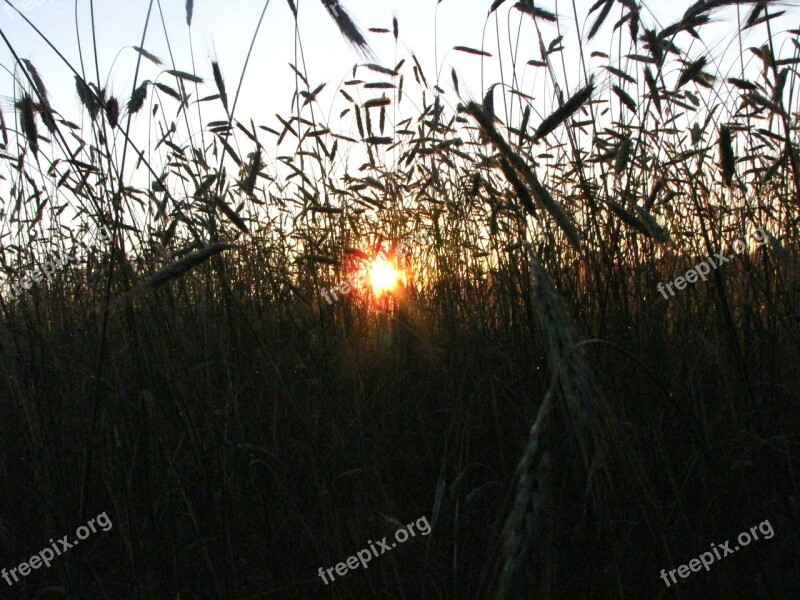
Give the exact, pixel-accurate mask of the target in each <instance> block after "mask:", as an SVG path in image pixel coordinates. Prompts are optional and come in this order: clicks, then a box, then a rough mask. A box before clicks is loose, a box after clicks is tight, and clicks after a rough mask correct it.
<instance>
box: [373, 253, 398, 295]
mask: <svg viewBox="0 0 800 600" xmlns="http://www.w3.org/2000/svg"><path fill="white" fill-rule="evenodd" d="M403 279H404V273H403V271H401V270H400V271H399V270H397V269H395V267H394V265H392V263H390V262H389V261H388V260H386V259H385V258H383V257H381V256H378V257H377V258H375V260H373V261H372V264H371V265H370V267H369V283H370V285H371V286H372V291H373V292H374V293H375V295H376V296H380V295H381V294H383V293H384V292H391V291H393V290H394V289H395V288H396V287H397V284H398V283H400V282H401V281H402V280H403Z"/></svg>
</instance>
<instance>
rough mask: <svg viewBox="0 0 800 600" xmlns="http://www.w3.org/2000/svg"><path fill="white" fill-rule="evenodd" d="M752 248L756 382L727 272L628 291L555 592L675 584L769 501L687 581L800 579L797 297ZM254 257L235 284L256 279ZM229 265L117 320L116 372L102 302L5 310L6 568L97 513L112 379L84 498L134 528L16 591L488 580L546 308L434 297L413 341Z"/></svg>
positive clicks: (383, 324) (648, 592)
mask: <svg viewBox="0 0 800 600" xmlns="http://www.w3.org/2000/svg"><path fill="white" fill-rule="evenodd" d="M753 258H754V260H753V262H750V261H749V260H748V261H747V268H737V267H733V266H731V268H730V269H729V270H728V272H726V274H725V278H726V281H727V282H728V283H729V285H730V287H729V289H730V290H731V304H732V305H733V307H734V314H735V318H736V319H737V324H738V327H737V331H738V332H739V335H740V336H741V339H740V341H741V342H742V347H743V348H744V352H745V358H746V367H747V372H748V378H749V384H750V388H751V389H752V391H753V394H752V395H751V394H750V392H749V391H748V388H747V386H746V385H745V384H744V383H743V381H742V380H741V374H740V373H738V372H737V371H736V369H735V368H734V367H732V365H734V364H735V358H734V357H733V356H732V351H731V349H730V343H729V341H728V340H727V339H726V328H725V325H724V323H721V322H720V318H719V310H718V307H717V306H716V304H717V303H716V300H715V299H714V298H713V293H712V288H711V286H708V285H706V286H705V287H701V286H696V288H695V289H691V290H688V291H686V292H685V293H684V294H682V295H681V296H679V297H677V298H676V299H674V300H672V301H671V303H670V304H667V303H665V302H664V301H663V299H662V300H659V298H653V300H652V301H651V303H650V304H649V305H646V306H641V307H640V308H638V309H627V310H626V309H625V308H624V307H623V306H622V305H621V304H611V305H606V306H605V314H604V315H603V317H602V321H603V323H604V326H603V329H604V330H605V333H604V335H603V338H604V339H605V340H607V342H608V343H599V342H598V343H593V344H587V345H585V346H584V351H585V355H586V357H587V362H588V364H589V365H590V367H591V369H592V370H593V371H594V374H595V378H596V382H597V385H596V387H597V389H599V390H602V394H601V396H600V397H599V398H598V399H597V400H598V406H599V409H600V410H601V411H602V412H603V414H604V418H605V419H604V420H605V421H606V422H607V427H608V431H610V432H614V436H613V438H611V439H609V440H608V441H609V442H610V443H609V445H608V447H604V448H599V449H596V454H597V457H596V458H595V459H594V460H596V461H597V465H595V467H593V468H590V469H589V471H588V472H587V471H586V469H585V465H584V464H583V463H582V460H581V459H580V457H579V456H578V454H577V450H576V447H575V439H571V437H570V436H568V435H565V436H564V437H563V438H561V439H555V440H552V441H551V442H550V443H551V444H552V448H551V452H552V456H553V461H552V472H551V482H550V485H551V486H552V502H551V505H549V507H548V509H547V515H548V517H547V518H548V528H547V531H548V532H549V533H548V535H547V536H542V539H541V540H537V541H536V543H537V544H542V545H544V544H546V545H547V550H548V552H550V553H552V556H553V559H554V560H553V561H552V565H553V567H554V568H553V571H552V572H549V573H547V577H550V578H552V580H553V582H554V583H553V586H554V589H555V590H556V597H563V598H567V597H580V598H589V597H601V598H606V597H607V598H613V597H637V598H642V597H659V595H660V594H662V593H663V592H664V591H665V590H666V587H665V586H664V585H663V583H662V582H661V580H660V579H659V575H658V574H659V572H660V570H661V569H662V568H667V569H670V568H673V567H676V566H678V565H679V564H682V563H684V562H688V559H689V558H690V557H693V556H695V555H697V554H699V553H700V552H702V551H705V550H706V549H707V548H708V547H709V544H710V543H711V542H718V541H721V540H725V539H731V538H733V537H734V536H735V535H736V534H738V533H739V532H740V531H741V530H745V529H748V528H749V527H750V526H752V525H755V524H757V523H760V522H762V521H764V520H767V519H768V520H769V521H770V523H771V524H772V526H773V527H774V530H775V537H774V538H773V539H771V540H769V541H762V542H760V543H758V544H753V545H752V547H749V548H748V549H747V550H746V551H741V552H740V553H738V554H737V555H736V556H734V557H729V558H727V559H726V560H724V561H721V562H719V563H718V564H715V565H713V567H712V571H711V572H710V573H705V572H701V573H698V574H694V575H693V577H692V578H691V579H690V580H687V581H686V582H683V583H682V587H681V590H680V591H681V594H682V597H687V598H697V597H704V598H723V597H752V598H789V597H791V593H792V592H793V591H795V590H796V589H797V588H796V586H797V583H796V582H797V580H798V579H797V578H798V576H799V575H800V573H798V570H797V562H796V560H795V558H796V557H797V552H798V539H797V534H796V532H797V531H798V516H797V515H798V513H797V506H796V501H797V498H798V495H797V494H798V486H797V479H796V473H795V461H796V460H797V440H796V436H795V435H794V434H793V432H795V431H796V430H797V427H798V423H797V408H798V407H797V394H796V391H795V390H794V389H793V386H792V384H791V383H789V382H792V381H797V376H798V372H797V371H798V360H797V358H798V353H797V343H798V339H800V338H798V335H797V328H798V314H797V309H796V306H797V304H796V302H797V292H796V291H795V293H794V294H793V295H792V294H789V293H787V294H784V295H782V296H780V297H778V296H771V295H769V293H768V292H769V290H768V289H767V287H766V286H767V285H768V284H766V281H765V279H766V278H765V277H764V271H763V270H762V269H761V268H760V267H759V266H758V262H759V261H758V260H755V259H757V257H753ZM765 260H767V261H768V259H765ZM521 264H524V263H521ZM209 266H210V265H209ZM788 266H789V265H787V268H788ZM255 275H257V270H255V269H254V270H253V271H251V272H250V273H248V272H241V273H239V275H238V278H237V280H238V281H241V282H242V283H243V284H244V286H245V287H246V288H248V289H250V285H253V287H255V281H254V279H253V277H254V276H255ZM224 285H226V284H224V283H222V284H221V283H220V281H219V279H218V275H217V273H216V271H215V270H214V269H211V268H208V269H206V268H203V270H202V271H198V272H196V274H195V275H191V276H189V278H187V279H184V280H181V283H179V284H178V285H176V286H174V287H172V288H169V289H163V290H158V291H156V292H154V293H153V294H152V295H151V296H149V297H146V298H142V299H141V301H140V302H137V303H136V304H135V305H133V306H131V307H130V309H129V310H126V311H121V312H120V313H118V314H117V315H116V316H113V317H112V318H111V319H110V321H109V324H108V329H107V332H106V343H107V356H106V358H105V360H104V363H105V368H104V370H103V375H102V379H101V380H100V381H99V382H97V381H95V380H94V376H95V371H94V368H93V367H94V361H95V354H96V352H97V348H98V344H99V339H98V331H99V328H100V327H99V323H98V321H97V319H96V318H95V317H94V313H93V311H92V310H91V309H92V307H93V306H94V305H99V301H98V300H97V299H96V298H92V297H91V296H85V297H84V300H83V302H82V303H80V304H79V303H78V302H76V301H74V300H71V299H70V300H66V299H58V298H54V297H48V298H44V297H38V295H37V294H34V295H32V296H31V297H30V300H29V301H27V302H25V303H23V304H22V305H19V306H18V307H17V308H16V309H15V310H14V311H12V312H11V313H9V314H8V319H7V321H6V327H4V329H3V338H2V344H0V351H2V361H1V362H0V364H2V370H3V373H2V375H3V378H2V389H1V390H0V393H2V397H3V398H5V399H7V400H6V401H5V402H4V403H3V404H2V414H1V415H0V417H1V418H2V422H3V424H4V425H3V429H4V436H3V441H2V461H0V465H2V477H3V481H4V485H3V489H4V490H6V492H5V493H4V494H3V495H2V504H0V514H2V515H3V521H2V523H3V528H2V532H3V535H2V538H1V539H2V542H3V565H4V566H6V567H11V566H14V565H16V564H17V563H19V562H21V561H22V560H24V559H26V558H27V557H28V556H29V555H31V554H34V553H35V552H38V550H39V549H40V548H41V547H44V546H45V545H46V542H47V540H48V539H49V538H51V537H55V536H56V535H59V537H60V535H63V534H64V533H68V532H72V531H74V529H75V528H76V527H77V526H78V525H79V524H80V523H81V521H80V519H79V518H78V515H79V512H80V500H81V499H80V492H81V481H82V478H83V474H84V469H85V463H86V454H87V440H88V439H89V437H88V436H89V431H90V422H91V419H90V415H91V413H92V406H93V393H94V390H95V388H97V389H99V394H100V405H101V408H100V412H99V422H98V425H97V435H96V436H95V440H94V445H93V451H94V454H93V464H92V470H91V474H90V481H89V484H88V487H87V490H88V493H87V497H86V500H85V507H84V512H85V514H86V515H94V514H97V513H98V512H102V511H107V512H108V514H109V516H110V517H111V519H112V521H113V523H114V528H113V529H112V530H111V532H110V533H107V534H102V535H100V534H98V535H95V536H92V537H91V538H90V539H89V540H88V543H86V545H85V546H81V547H78V548H76V549H74V550H72V551H70V553H69V554H68V555H65V556H64V557H62V558H61V559H60V560H58V562H57V564H56V565H55V566H54V567H53V568H52V569H50V570H48V571H45V572H36V573H35V574H34V575H33V576H30V577H28V578H27V579H26V580H25V581H24V582H23V583H20V584H17V585H16V586H15V587H14V588H13V589H11V590H4V594H6V595H7V596H9V597H33V596H34V595H35V592H37V591H41V590H43V589H45V588H47V587H48V586H49V585H52V586H57V587H62V589H64V590H68V594H67V595H68V596H69V597H73V598H103V597H108V598H125V597H131V598H133V597H139V598H161V597H163V598H167V597H177V595H178V594H180V597H198V598H200V597H227V598H251V597H252V598H261V597H264V598H272V597H274V598H311V597H315V596H320V595H322V596H329V597H332V598H335V597H341V598H483V597H490V596H491V590H492V588H493V583H492V582H493V581H494V579H495V577H496V575H497V569H496V568H495V567H494V566H493V565H496V563H497V559H498V556H499V548H500V533H501V530H502V527H503V524H504V521H505V516H506V514H507V512H508V510H509V507H510V499H511V494H512V492H513V490H514V487H515V477H514V472H515V467H516V464H517V462H518V460H519V456H520V455H521V453H522V450H523V447H524V442H525V438H526V431H527V429H528V428H529V426H530V423H531V422H532V421H533V418H534V417H535V411H536V407H537V404H538V399H540V398H542V397H543V396H544V395H545V392H546V390H547V388H548V386H549V377H550V375H549V373H550V372H549V370H548V366H547V363H546V361H545V358H544V349H543V347H542V346H541V344H540V343H537V341H536V340H537V339H538V337H537V336H539V334H540V333H541V332H537V328H536V327H535V326H534V327H531V326H530V325H529V324H528V323H527V316H526V315H525V311H524V308H523V307H524V303H519V305H518V306H517V307H516V308H515V309H514V312H513V313H512V314H508V315H505V318H501V317H500V316H499V315H498V318H497V319H494V320H493V321H494V322H493V323H490V322H489V320H487V319H486V318H475V317H474V316H471V315H470V312H471V310H470V307H469V306H468V305H467V306H465V307H464V310H463V312H460V311H459V313H458V314H455V315H452V319H453V320H450V319H449V318H446V317H443V315H444V314H445V313H446V311H445V310H444V309H443V307H441V306H438V305H437V301H436V300H435V299H432V300H431V304H430V305H427V306H426V309H427V310H425V311H422V310H420V311H419V313H412V314H411V316H408V315H406V317H405V325H404V326H406V327H409V328H410V329H411V330H412V332H413V334H412V335H406V334H407V331H406V330H405V329H400V327H401V325H400V324H399V322H398V321H397V319H394V318H392V315H387V314H376V313H374V312H372V313H367V312H365V311H362V310H359V309H358V308H357V307H354V306H352V305H351V304H349V303H348V302H347V301H344V302H341V303H339V304H337V305H334V308H328V305H327V303H325V302H322V301H320V302H319V303H318V304H319V306H318V307H315V309H314V311H312V310H311V309H310V308H309V307H307V306H305V305H303V304H302V303H299V302H282V301H280V300H279V299H271V300H270V299H266V298H260V299H259V300H258V301H257V302H254V301H253V299H252V298H250V297H249V295H248V294H239V293H237V292H236V291H229V292H226V293H222V292H221V290H220V288H221V287H222V286H224ZM602 288H603V285H602V282H596V283H588V284H587V286H586V287H584V289H585V291H586V292H587V295H586V296H585V297H584V299H583V300H581V301H579V302H577V303H575V305H573V306H571V307H570V312H572V313H577V312H580V311H584V312H585V313H589V312H591V311H592V310H594V308H593V303H592V301H591V299H592V298H596V297H598V295H599V294H602ZM748 289H750V290H751V291H749V292H748V291H747V290H748ZM752 290H757V291H752ZM787 291H788V290H787ZM475 293H476V295H477V294H478V293H479V290H476V292H475ZM743 294H747V295H748V298H749V300H750V301H749V302H748V303H747V304H740V303H739V302H738V298H739V297H740V295H743ZM754 294H755V296H757V297H759V298H761V301H762V302H764V303H771V306H772V308H771V310H770V312H769V314H770V315H775V318H774V320H773V319H770V318H767V317H766V316H765V315H766V314H767V313H766V312H765V311H764V310H757V307H758V304H755V303H754V302H753V301H752V300H753V298H754V296H753V295H754ZM465 300H467V301H468V300H469V298H468V297H467V298H465ZM81 304H82V305H81ZM754 307H755V308H754ZM315 311H316V312H315ZM585 318H588V319H590V320H591V321H592V322H595V323H597V322H599V321H598V319H600V318H601V317H598V316H596V315H590V314H586V317H585ZM454 321H455V322H456V323H457V324H455V323H454ZM34 341H35V343H34ZM611 343H613V346H612V345H610V344H611ZM623 461H624V462H623ZM603 464H605V467H606V468H605V470H604V469H603V468H602V465H603ZM606 479H607V481H606ZM422 515H425V516H427V517H428V519H429V520H430V522H431V524H432V525H433V532H432V534H431V535H430V536H428V537H427V538H422V539H420V538H416V539H415V540H413V541H411V542H408V543H406V544H404V545H402V546H400V547H399V548H397V549H396V550H394V551H393V553H392V554H388V555H386V556H381V557H379V558H378V559H375V560H374V561H373V562H372V563H370V568H369V569H368V570H367V571H366V572H364V571H357V572H354V573H349V574H348V575H346V576H345V577H343V578H341V579H339V580H337V581H336V582H334V583H333V584H331V585H329V586H328V587H326V586H325V585H324V584H323V583H322V581H321V579H320V578H319V577H318V576H317V574H316V572H317V569H318V568H319V567H320V566H324V567H329V566H334V565H335V564H336V563H338V562H340V561H342V560H344V559H346V558H347V557H348V556H350V555H353V554H355V552H356V551H357V550H359V549H361V548H362V547H366V542H367V541H368V540H375V539H381V538H382V537H383V536H384V535H391V534H392V532H394V530H395V529H396V528H397V526H398V525H397V522H400V523H402V524H405V523H408V522H411V520H414V519H417V518H418V517H420V516H422ZM23 525H24V526H23ZM670 593H671V592H670Z"/></svg>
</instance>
